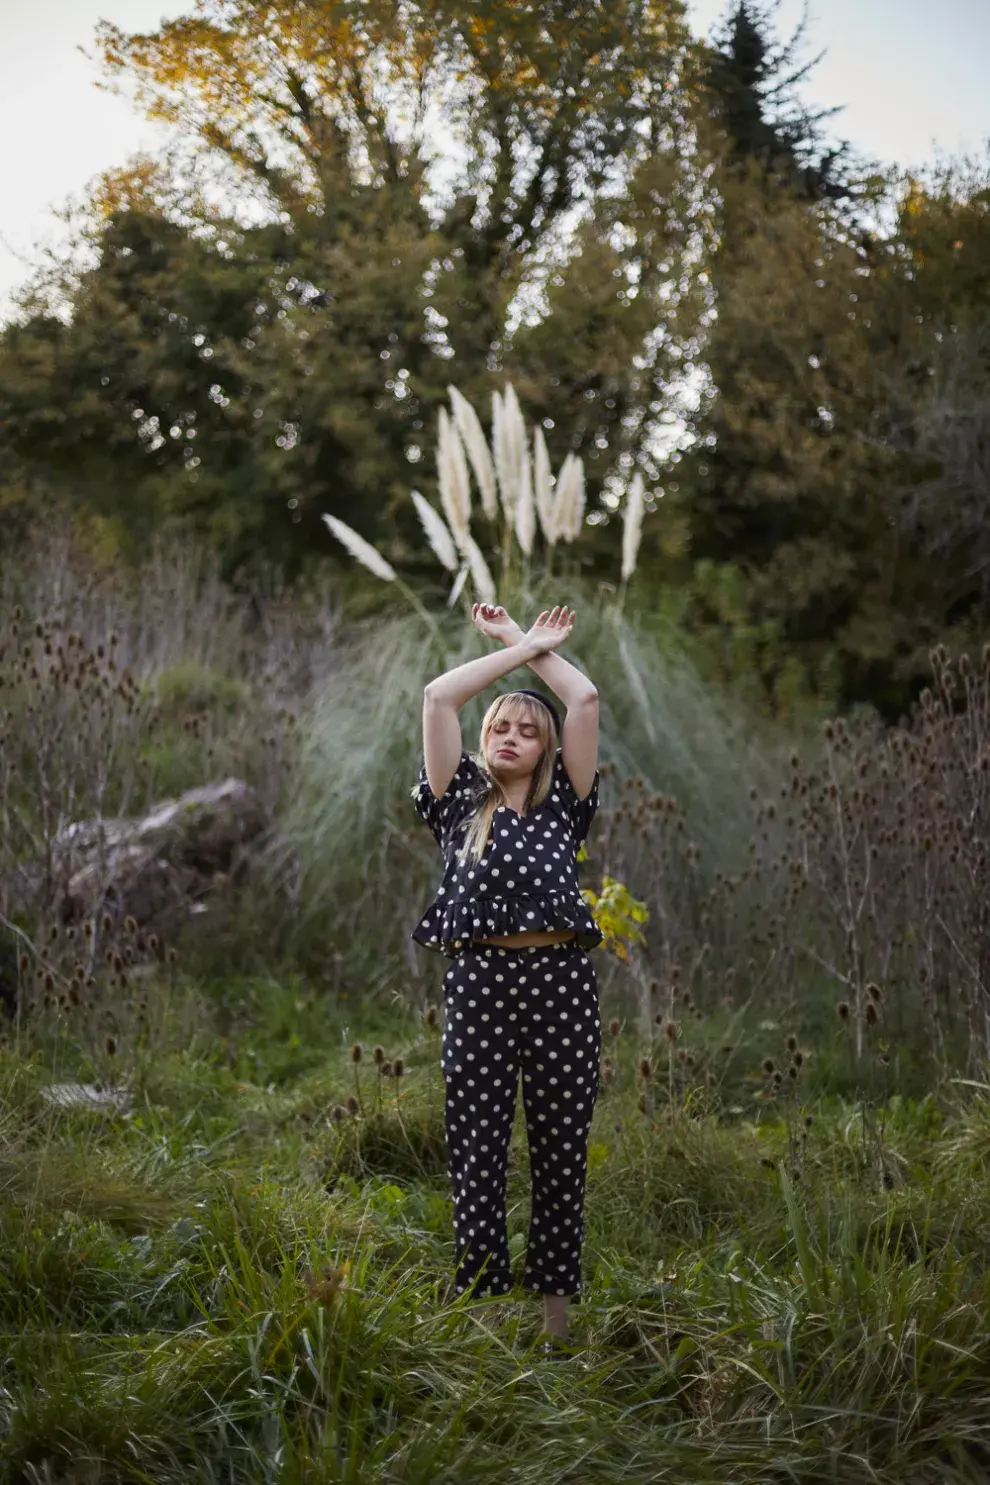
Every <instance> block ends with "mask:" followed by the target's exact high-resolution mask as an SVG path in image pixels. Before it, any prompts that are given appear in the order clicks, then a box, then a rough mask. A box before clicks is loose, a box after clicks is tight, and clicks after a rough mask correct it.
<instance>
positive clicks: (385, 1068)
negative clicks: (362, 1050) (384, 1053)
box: [382, 1058, 392, 1078]
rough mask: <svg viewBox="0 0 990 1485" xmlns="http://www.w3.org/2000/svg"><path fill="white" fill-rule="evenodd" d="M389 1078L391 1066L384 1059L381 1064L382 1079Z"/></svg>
mask: <svg viewBox="0 0 990 1485" xmlns="http://www.w3.org/2000/svg"><path fill="white" fill-rule="evenodd" d="M391 1076H392V1064H391V1062H389V1061H388V1059H387V1058H386V1060H385V1061H384V1062H383V1063H382V1077H383V1078H390V1077H391Z"/></svg>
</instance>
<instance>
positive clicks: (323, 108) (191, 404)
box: [0, 0, 705, 562]
mask: <svg viewBox="0 0 990 1485" xmlns="http://www.w3.org/2000/svg"><path fill="white" fill-rule="evenodd" d="M99 41H100V48H101V52H102V55H103V58H104V61H105V63H106V66H107V68H108V70H109V72H110V73H111V75H118V76H123V75H126V76H127V77H128V79H129V80H130V81H132V82H133V83H134V84H135V85H136V88H137V93H138V97H139V99H140V100H141V102H142V103H143V105H144V106H145V107H146V108H147V109H148V110H149V111H150V112H151V113H153V114H156V115H158V116H162V117H166V118H168V119H171V120H172V121H173V122H175V123H176V124H177V125H178V126H179V128H180V129H181V130H182V131H183V135H184V138H185V139H186V140H187V142H188V152H187V153H188V154H189V159H188V160H187V162H186V166H185V169H186V174H187V175H188V174H189V173H190V172H193V173H194V174H195V172H196V171H198V172H199V177H200V179H203V178H204V177H206V176H211V177H212V178H214V181H222V182H223V189H224V192H225V197H224V199H225V206H224V208H223V210H222V211H220V210H218V208H217V204H216V197H215V193H216V190H217V186H216V184H215V183H214V185H213V187H212V189H213V191H214V200H213V201H212V202H211V201H210V200H209V199H208V197H209V191H208V190H204V191H203V192H201V193H200V195H199V197H198V198H197V197H192V198H191V197H190V196H189V193H188V192H186V194H185V195H184V194H183V187H182V184H181V182H180V180H179V176H178V174H177V172H175V171H173V172H172V173H171V176H170V175H169V173H168V172H167V171H164V172H163V171H160V172H158V174H157V176H156V177H155V179H154V180H153V181H150V182H149V181H148V180H147V179H140V180H136V179H135V177H134V175H133V174H128V173H126V172H125V173H124V174H123V175H121V176H120V177H118V178H117V179H116V180H113V181H111V182H109V183H108V187H107V190H106V191H105V192H104V197H103V200H104V203H105V205H106V208H107V214H106V217H105V219H104V220H103V221H101V222H99V223H98V224H97V227H96V229H95V232H94V243H95V246H96V250H97V262H96V266H95V267H94V268H93V269H92V270H91V271H90V272H89V273H88V274H84V275H83V276H82V278H81V280H80V283H79V285H78V288H77V289H76V290H75V291H74V292H73V294H72V296H71V297H72V317H71V322H70V325H69V327H68V328H67V329H65V330H64V331H62V330H59V329H58V328H57V327H56V326H54V325H52V324H49V323H47V322H45V323H42V324H39V325H38V326H36V327H34V328H32V326H31V319H30V316H29V317H28V321H27V322H26V323H25V325H24V326H23V327H21V328H20V329H18V331H17V332H16V333H15V334H13V335H12V336H10V337H9V338H8V339H7V341H6V343H5V345H4V346H3V348H2V350H0V359H2V360H3V362H4V363H5V365H6V367H7V370H6V373H4V371H3V369H2V368H0V388H2V389H4V391H3V392H2V394H0V395H4V396H5V397H6V398H7V399H8V400H7V403H6V407H7V411H8V415H9V417H10V419H11V424H10V426H12V427H13V428H14V435H13V438H14V443H15V445H16V448H17V449H18V451H19V452H20V454H21V455H22V456H24V457H30V458H38V459H42V460H44V459H45V458H46V456H45V454H44V451H43V450H42V448H41V443H40V441H39V440H38V439H36V438H34V439H33V434H32V431H31V430H32V429H34V431H35V432H37V431H38V429H39V428H40V426H41V423H40V422H39V416H40V415H39V412H38V403H39V400H40V401H43V400H44V396H43V392H42V387H41V383H40V382H38V383H37V385H36V386H35V387H34V390H33V392H32V394H31V399H33V402H32V406H31V407H27V406H25V405H24V399H23V398H21V397H20V394H19V393H18V391H17V383H18V374H17V361H18V357H19V355H21V354H22V353H27V351H28V349H29V347H30V344H31V343H32V339H33V337H35V336H36V335H40V336H41V338H42V339H44V338H45V337H50V338H51V339H52V340H53V342H54V343H56V344H57V345H58V347H59V355H60V356H61V362H60V367H61V370H62V371H63V372H65V373H68V375H69V380H70V382H71V383H72V384H73V386H75V387H76V389H77V391H78V402H77V403H74V404H73V405H79V406H81V405H82V402H83V401H84V400H85V401H86V403H87V407H88V408H89V413H88V416H90V418H91V424H90V425H87V431H85V432H83V431H82V430H78V432H79V436H78V437H76V436H74V435H72V434H71V433H70V431H69V429H68V428H66V430H65V432H66V438H67V439H68V443H67V444H66V445H65V446H64V447H65V448H66V449H67V448H68V447H69V445H70V444H71V446H72V449H73V452H72V455H71V457H68V458H66V459H65V460H64V461H63V463H62V465H61V467H60V468H57V467H56V464H55V463H54V462H51V461H47V462H46V464H45V467H46V469H47V470H48V471H49V472H50V473H51V474H52V475H53V476H55V475H56V474H58V475H59V477H62V478H66V479H72V480H73V481H75V482H76V487H77V488H78V489H80V490H81V491H82V492H83V493H84V494H85V496H86V498H97V499H104V500H110V501H111V502H112V503H113V504H114V507H115V509H116V510H117V511H118V512H119V513H120V514H121V516H122V517H123V518H124V519H125V520H126V521H127V522H128V524H129V526H130V527H131V529H133V530H134V531H140V530H141V529H143V522H144V521H145V520H150V519H153V520H158V519H160V518H167V519H177V520H183V521H188V522H194V523H196V524H197V525H198V526H200V527H201V528H202V529H204V530H205V531H207V532H208V533H210V534H211V535H212V536H213V537H214V539H217V540H220V541H222V542H224V543H226V544H227V546H228V548H229V550H230V553H231V559H232V560H235V561H238V562H239V561H241V560H244V558H245V556H246V553H247V552H248V551H249V550H250V549H252V548H256V547H258V546H261V547H263V548H264V550H265V551H266V552H269V553H279V554H283V553H285V551H286V549H288V551H289V552H291V553H292V554H294V556H295V557H296V558H297V559H298V560H301V559H302V558H303V557H304V556H305V554H306V553H307V552H309V551H311V550H312V549H313V547H314V546H316V547H317V548H320V547H322V548H323V549H324V550H325V549H326V541H327V538H326V537H325V535H324V534H323V533H322V530H321V528H320V526H319V523H318V517H319V514H320V513H321V512H322V511H324V510H328V511H330V512H331V513H338V514H344V515H346V517H347V519H348V520H349V521H350V522H351V523H352V524H353V525H354V526H355V527H356V528H357V529H358V530H359V531H361V532H362V533H363V534H364V535H366V536H368V537H376V536H382V535H385V541H386V549H387V543H388V541H389V540H392V541H395V542H396V543H398V544H399V545H400V546H401V545H402V543H403V539H404V538H403V525H404V523H406V522H408V523H409V525H407V526H406V528H405V529H406V531H407V533H408V532H411V530H412V522H413V521H414V517H413V515H412V511H411V506H410V504H409V502H408V499H407V496H408V486H409V484H410V482H411V481H412V480H415V482H417V483H420V482H422V480H423V478H424V476H425V477H426V478H427V479H428V478H429V473H430V472H429V471H426V470H419V469H418V468H417V464H418V463H419V461H420V459H421V457H422V451H423V448H424V447H425V446H431V445H432V443H433V439H432V437H431V436H430V435H431V431H432V430H431V428H430V424H431V422H432V419H433V417H434V416H435V414H436V412H437V410H438V409H439V407H440V405H441V404H442V403H443V401H444V400H445V398H446V388H447V385H448V384H449V383H451V382H453V383H454V384H455V385H457V386H458V387H459V388H460V389H461V390H462V391H464V392H465V394H466V395H468V396H470V397H471V398H472V400H474V401H475V402H477V401H479V400H480V399H481V398H482V397H483V395H484V393H485V392H487V391H490V390H491V389H493V388H494V387H495V386H496V385H499V384H500V383H501V381H502V380H503V378H505V377H511V378H512V380H513V381H514V383H515V384H516V386H517V387H518V388H519V390H520V393H521V395H523V397H524V398H525V399H526V401H527V406H528V409H529V410H530V411H531V412H536V413H538V414H539V415H540V416H541V418H542V420H543V421H544V424H545V427H546V428H547V436H548V441H549V443H550V445H551V453H552V456H553V459H554V463H555V465H558V466H559V462H560V461H561V460H562V458H563V455H564V454H565V453H566V452H567V450H568V449H569V448H573V449H574V451H575V452H576V453H580V454H582V455H584V456H585V458H586V462H587V463H588V466H589V468H590V469H592V470H593V471H595V472H596V479H595V484H596V485H597V487H598V488H599V489H603V488H604V489H609V488H612V487H615V488H620V487H621V486H622V485H623V484H624V482H625V480H626V479H627V478H628V475H629V473H630V472H631V469H632V467H633V464H634V463H635V462H636V461H640V462H643V461H648V459H649V447H650V444H651V440H652V439H653V438H654V436H655V433H656V430H657V427H658V425H659V421H660V418H661V417H662V414H663V410H664V405H665V397H666V389H667V387H668V386H669V385H670V383H671V381H672V380H673V379H674V378H675V377H676V376H677V374H678V373H679V368H680V364H681V363H682V362H683V360H684V359H685V357H688V356H690V354H691V353H692V350H693V349H694V348H696V345H697V339H696V333H697V332H696V326H695V325H694V324H693V319H694V317H695V314H696V312H697V310H698V309H699V308H700V307H701V305H702V304H703V297H702V296H701V295H700V294H698V293H697V292H696V286H695V285H694V282H693V276H692V275H693V270H692V266H691V265H692V263H694V262H695V261H697V259H698V257H699V253H698V247H697V244H698V239H699V234H703V232H704V230H705V218H704V214H703V211H702V210H701V207H700V204H699V196H698V190H697V183H696V182H695V180H694V178H693V174H692V171H691V168H690V161H689V160H688V157H687V155H686V152H685V148H684V140H685V131H686V119H685V117H684V110H683V100H682V90H683V84H682V81H681V74H680V72H679V70H678V69H684V68H685V67H686V66H687V64H688V56H687V50H686V45H687V37H686V32H685V30H684V27H683V21H682V14H681V9H680V5H679V3H678V0H666V3H656V0H649V3H645V4H644V3H643V0H620V3H617V4H616V5H613V6H609V7H608V8H598V7H587V6H584V5H581V4H573V3H560V0H547V3H545V4H541V5H540V6H539V7H533V6H530V5H518V4H515V3H513V0H500V3H494V0H490V3H488V4H485V5H481V6H478V5H473V6H470V7H467V6H463V5H458V4H446V3H439V0H422V3H419V4H410V5H405V6H401V7H397V6H395V5H393V4H384V3H381V4H374V3H366V0H317V3H312V4H308V5H305V6H301V5H298V4H295V3H289V0H273V3H255V0H234V3H223V4H221V3H219V0H201V3H200V4H198V5H197V7H196V11H195V14H194V15H192V16H186V17H182V18H180V19H178V20H176V21H172V22H168V23H165V24H163V26H162V27H161V28H160V29H159V30H158V31H156V32H154V33H152V34H150V35H144V36H128V35H125V34H124V33H123V32H121V31H120V30H119V29H117V28H114V27H112V26H110V25H103V26H102V27H101V28H100V32H99ZM679 90H681V91H679ZM440 125H442V126H443V131H444V135H445V138H446V140H447V142H448V144H449V148H447V149H446V153H445V154H443V157H442V158H440V152H438V145H437V139H438V137H440V136H439V133H438V128H439V126H440ZM190 161H191V163H190ZM259 220H260V225H259ZM132 237H133V238H134V239H135V241H133V242H132V241H131V240H130V239H131V238H132ZM187 281H188V282H187ZM138 303H140V308H138V307H137V305H138ZM107 324H110V325H112V326H113V327H114V333H113V335H112V336H110V337H105V338H103V339H101V327H102V326H105V325H107ZM152 342H153V344H152ZM108 357H110V358H111V359H113V358H116V359H115V360H114V364H113V366H112V368H110V369H109V381H108V382H106V383H104V381H103V376H104V375H107V374H108V373H107V370H106V369H105V368H107V367H108V366H109V361H108V359H107V358H108ZM97 363H99V365H100V367H101V373H100V375H99V377H96V375H95V374H96V370H97ZM207 363H208V364H207ZM50 387H51V395H52V398H53V400H54V387H53V386H52V384H51V383H50ZM108 389H109V390H108ZM31 399H29V401H30V400H31ZM32 408H33V410H32ZM153 419H157V422H153V421H151V420H153ZM42 421H43V419H42ZM173 428H178V429H179V430H180V431H179V432H178V433H177V434H175V435H173V434H172V432H171V430H172V429H173ZM166 429H167V431H166ZM190 434H194V437H190ZM424 435H425V436H424ZM32 439H33V441H32ZM94 439H100V440H102V442H103V446H104V447H103V451H102V452H96V451H95V446H94V442H93V440H94ZM161 439H165V440H166V442H165V443H162V442H160V440H161ZM169 439H174V445H173V444H172V443H169V442H168V440H169ZM180 445H188V446H194V450H195V452H192V451H191V447H190V448H189V449H188V450H187V452H186V453H185V454H184V455H182V456H181V457H180V456H179V452H178V450H179V447H180ZM111 448H112V449H113V450H114V452H113V455H112V459H111V457H110V455H109V450H110V449H111ZM90 456H92V457H90ZM142 461H143V462H142ZM115 470H117V471H124V470H126V471H127V482H126V485H125V486H122V485H121V483H120V482H117V483H116V484H115V483H114V478H113V471H115ZM610 482H611V483H610ZM594 493H595V491H594V490H593V491H592V497H593V496H594ZM138 505H139V506H140V509H139V510H138V509H136V506H138ZM386 527H389V528H391V534H390V535H388V534H385V528H386ZM415 547H416V549H418V542H417V543H416V544H415Z"/></svg>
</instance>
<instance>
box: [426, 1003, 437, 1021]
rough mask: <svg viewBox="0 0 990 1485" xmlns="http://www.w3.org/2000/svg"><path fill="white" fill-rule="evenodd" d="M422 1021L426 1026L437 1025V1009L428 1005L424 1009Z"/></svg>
mask: <svg viewBox="0 0 990 1485" xmlns="http://www.w3.org/2000/svg"><path fill="white" fill-rule="evenodd" d="M424 1020H425V1021H426V1024H427V1026H435V1025H436V1024H437V1008H436V1006H435V1005H428V1006H427V1007H426V1014H425V1016H424Z"/></svg>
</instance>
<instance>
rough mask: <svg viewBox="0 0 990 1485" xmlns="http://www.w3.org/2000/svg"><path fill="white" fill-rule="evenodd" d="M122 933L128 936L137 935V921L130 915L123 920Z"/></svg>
mask: <svg viewBox="0 0 990 1485" xmlns="http://www.w3.org/2000/svg"><path fill="white" fill-rule="evenodd" d="M124 932H125V933H126V934H128V935H132V934H135V933H137V919H136V918H133V917H132V916H131V914H130V913H128V914H127V917H126V918H125V919H124Z"/></svg>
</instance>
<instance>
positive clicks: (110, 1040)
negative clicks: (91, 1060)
mask: <svg viewBox="0 0 990 1485" xmlns="http://www.w3.org/2000/svg"><path fill="white" fill-rule="evenodd" d="M103 1045H104V1046H105V1047H106V1049H107V1051H108V1052H109V1054H110V1056H111V1057H113V1056H114V1054H115V1053H116V1051H117V1038H116V1037H115V1036H108V1037H107V1039H106V1041H105V1042H104V1044H103Z"/></svg>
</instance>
